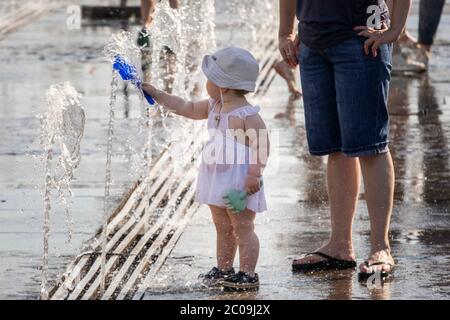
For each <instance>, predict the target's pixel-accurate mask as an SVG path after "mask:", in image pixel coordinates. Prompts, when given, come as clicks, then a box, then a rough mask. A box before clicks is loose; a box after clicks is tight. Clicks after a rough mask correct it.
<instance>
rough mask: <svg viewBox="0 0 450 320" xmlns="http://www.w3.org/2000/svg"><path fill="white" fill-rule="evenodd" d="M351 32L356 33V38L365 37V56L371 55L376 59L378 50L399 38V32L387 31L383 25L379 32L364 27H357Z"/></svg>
mask: <svg viewBox="0 0 450 320" xmlns="http://www.w3.org/2000/svg"><path fill="white" fill-rule="evenodd" d="M353 30H355V31H357V32H358V36H362V37H366V38H367V40H366V41H365V43H364V52H365V54H366V55H369V54H370V53H372V56H373V57H376V56H377V55H378V54H377V50H378V48H379V47H380V46H381V45H383V44H387V43H393V42H396V41H397V40H398V38H399V37H400V32H399V31H396V30H393V29H389V28H387V26H385V25H383V28H382V29H381V30H375V29H372V28H368V27H365V26H357V27H355V28H354V29H353Z"/></svg>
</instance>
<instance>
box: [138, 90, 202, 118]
mask: <svg viewBox="0 0 450 320" xmlns="http://www.w3.org/2000/svg"><path fill="white" fill-rule="evenodd" d="M142 89H143V90H144V91H145V92H147V93H148V94H149V95H151V96H152V97H153V98H154V99H155V100H156V102H158V103H159V104H160V105H162V106H163V107H165V108H166V109H168V110H170V111H172V112H175V113H176V114H179V115H180V116H183V117H186V118H190V119H194V120H202V119H207V118H208V100H202V101H198V102H192V101H186V100H184V99H182V98H180V97H177V96H174V95H171V94H168V93H167V92H164V91H162V90H159V89H156V88H155V87H154V86H152V85H151V84H149V83H143V84H142Z"/></svg>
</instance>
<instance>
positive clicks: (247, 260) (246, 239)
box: [228, 209, 259, 276]
mask: <svg viewBox="0 0 450 320" xmlns="http://www.w3.org/2000/svg"><path fill="white" fill-rule="evenodd" d="M228 217H230V220H231V223H232V224H233V229H234V234H235V236H236V241H237V244H238V246H239V271H243V272H246V273H248V274H250V275H251V276H254V275H255V268H256V263H257V262H258V257H259V239H258V236H257V235H256V233H255V223H254V221H255V217H256V213H255V212H253V211H251V210H248V209H246V210H245V211H244V212H242V213H240V214H234V213H232V212H231V211H228Z"/></svg>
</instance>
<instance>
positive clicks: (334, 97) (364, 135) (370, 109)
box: [298, 36, 392, 157]
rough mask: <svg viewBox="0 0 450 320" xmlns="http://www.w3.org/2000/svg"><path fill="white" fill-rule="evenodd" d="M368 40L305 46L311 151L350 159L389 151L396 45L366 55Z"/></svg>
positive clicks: (301, 57)
mask: <svg viewBox="0 0 450 320" xmlns="http://www.w3.org/2000/svg"><path fill="white" fill-rule="evenodd" d="M364 41H365V39H364V38H360V37H356V36H355V37H353V38H351V39H349V40H347V41H345V42H342V43H341V44H339V45H337V46H335V47H331V48H327V49H324V50H315V49H311V48H308V47H307V46H306V45H305V44H303V43H302V44H301V46H300V51H299V56H298V60H299V62H300V74H301V82H302V88H303V101H304V107H305V125H306V132H307V139H308V145H309V151H310V153H311V154H312V155H317V156H323V155H327V154H331V153H334V152H342V153H344V154H345V155H347V156H350V157H362V156H371V155H377V154H381V153H385V152H387V151H388V150H389V149H388V143H389V140H388V139H389V115H388V109H387V100H388V92H389V82H390V79H391V69H392V66H391V63H392V45H387V44H385V45H382V46H380V48H379V50H378V55H377V57H376V58H374V57H373V56H372V55H369V56H367V55H365V53H364Z"/></svg>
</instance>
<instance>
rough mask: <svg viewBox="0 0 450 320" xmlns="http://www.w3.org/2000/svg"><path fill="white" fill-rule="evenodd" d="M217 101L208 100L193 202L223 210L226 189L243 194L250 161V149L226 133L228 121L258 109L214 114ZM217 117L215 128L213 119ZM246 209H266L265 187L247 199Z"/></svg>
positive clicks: (253, 112)
mask: <svg viewBox="0 0 450 320" xmlns="http://www.w3.org/2000/svg"><path fill="white" fill-rule="evenodd" d="M216 104H217V101H215V100H212V99H210V101H209V113H208V133H209V140H208V142H207V143H206V145H205V147H204V148H203V151H202V159H201V164H200V168H199V174H198V179H197V188H196V197H195V200H196V201H197V202H199V203H202V204H209V205H215V206H218V207H225V203H224V201H223V198H222V196H223V194H224V193H225V192H226V191H227V190H229V189H237V190H240V191H244V189H245V178H246V177H247V174H248V169H249V163H250V159H251V152H252V150H251V148H249V147H248V146H246V145H245V144H242V143H239V142H237V141H236V138H235V137H233V135H232V134H231V132H230V131H229V130H228V118H229V117H239V118H241V119H245V118H246V117H248V116H252V115H255V114H257V113H259V111H260V108H259V107H254V106H251V105H245V106H242V107H239V108H237V109H235V110H233V111H231V112H228V113H217V112H216V111H215V106H216ZM217 116H219V117H220V122H219V125H218V126H217V120H216V117H217ZM247 209H249V210H252V211H254V212H263V211H266V210H267V207H266V198H265V195H264V186H262V187H261V189H260V190H259V191H258V192H257V193H255V194H253V195H251V196H249V197H248V198H247Z"/></svg>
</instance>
